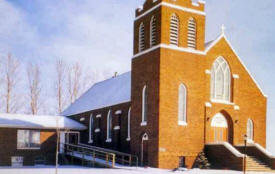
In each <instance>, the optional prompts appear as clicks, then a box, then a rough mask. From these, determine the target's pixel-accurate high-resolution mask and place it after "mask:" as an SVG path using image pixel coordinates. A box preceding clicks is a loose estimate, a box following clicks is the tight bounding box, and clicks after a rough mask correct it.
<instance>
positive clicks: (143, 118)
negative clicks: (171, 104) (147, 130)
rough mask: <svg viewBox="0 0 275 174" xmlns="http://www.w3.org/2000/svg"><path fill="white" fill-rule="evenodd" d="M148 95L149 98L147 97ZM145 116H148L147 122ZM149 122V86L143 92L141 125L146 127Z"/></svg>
mask: <svg viewBox="0 0 275 174" xmlns="http://www.w3.org/2000/svg"><path fill="white" fill-rule="evenodd" d="M146 93H147V97H146ZM145 100H147V101H145ZM145 105H146V106H145ZM145 109H146V113H145ZM145 114H146V115H145ZM145 116H146V120H145ZM147 121H148V91H147V86H146V85H145V86H144V87H143V90H142V122H141V124H140V125H141V126H146V125H147Z"/></svg>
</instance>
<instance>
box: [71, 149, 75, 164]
mask: <svg viewBox="0 0 275 174" xmlns="http://www.w3.org/2000/svg"><path fill="white" fill-rule="evenodd" d="M71 163H72V165H74V150H72V161H71Z"/></svg>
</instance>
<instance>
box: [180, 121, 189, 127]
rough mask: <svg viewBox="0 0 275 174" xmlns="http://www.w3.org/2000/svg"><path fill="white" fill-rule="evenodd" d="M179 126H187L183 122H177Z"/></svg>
mask: <svg viewBox="0 0 275 174" xmlns="http://www.w3.org/2000/svg"><path fill="white" fill-rule="evenodd" d="M178 124H179V126H187V125H188V124H187V123H186V122H185V121H179V122H178Z"/></svg>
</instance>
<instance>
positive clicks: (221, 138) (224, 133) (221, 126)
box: [211, 113, 231, 142]
mask: <svg viewBox="0 0 275 174" xmlns="http://www.w3.org/2000/svg"><path fill="white" fill-rule="evenodd" d="M229 126H230V124H228V121H227V119H226V117H225V116H224V115H223V114H222V113H217V114H216V115H215V116H214V117H213V119H212V121H211V141H212V142H228V141H230V132H231V131H230V127H229Z"/></svg>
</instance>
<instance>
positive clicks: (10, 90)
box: [2, 54, 23, 113]
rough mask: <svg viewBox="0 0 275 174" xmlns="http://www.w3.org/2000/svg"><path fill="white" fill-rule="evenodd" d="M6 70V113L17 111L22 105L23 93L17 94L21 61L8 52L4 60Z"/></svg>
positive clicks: (4, 81)
mask: <svg viewBox="0 0 275 174" xmlns="http://www.w3.org/2000/svg"><path fill="white" fill-rule="evenodd" d="M2 66H3V70H4V80H3V85H4V106H5V112H6V113H17V112H18V111H19V110H20V109H21V108H22V107H23V102H22V101H21V97H22V95H17V94H16V91H15V89H16V86H17V84H18V83H19V81H20V76H19V73H20V63H19V61H18V60H17V59H15V58H13V57H12V55H11V54H8V55H7V57H5V58H4V60H3V62H2Z"/></svg>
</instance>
